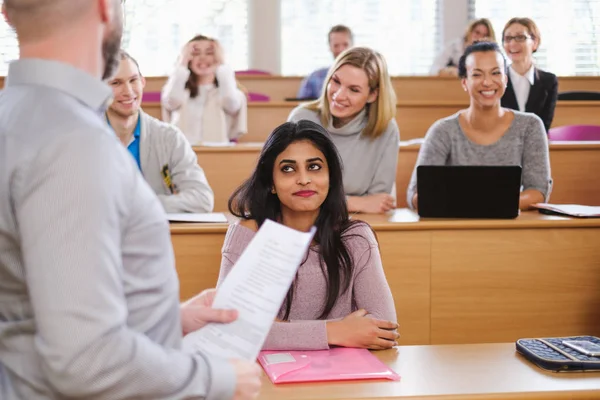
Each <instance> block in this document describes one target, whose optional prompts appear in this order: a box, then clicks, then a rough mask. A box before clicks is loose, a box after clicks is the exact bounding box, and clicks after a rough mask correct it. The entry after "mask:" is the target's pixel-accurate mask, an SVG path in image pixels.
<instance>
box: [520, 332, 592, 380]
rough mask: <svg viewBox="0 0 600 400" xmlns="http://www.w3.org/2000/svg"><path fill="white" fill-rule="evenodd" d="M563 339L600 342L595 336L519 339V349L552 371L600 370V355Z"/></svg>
mask: <svg viewBox="0 0 600 400" xmlns="http://www.w3.org/2000/svg"><path fill="white" fill-rule="evenodd" d="M563 340H586V341H589V342H593V343H597V344H600V338H597V337H595V336H569V337H558V338H539V339H519V340H517V343H516V345H517V351H518V352H519V353H521V354H522V355H523V357H525V358H526V359H528V360H529V361H531V362H532V363H534V364H535V365H537V366H538V367H540V368H543V369H546V370H550V371H556V372H561V371H600V357H592V356H587V355H585V354H582V353H580V352H578V351H577V350H574V349H572V348H570V347H568V346H565V345H564V344H563V343H562V342H563Z"/></svg>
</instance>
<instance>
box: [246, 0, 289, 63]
mask: <svg viewBox="0 0 600 400" xmlns="http://www.w3.org/2000/svg"><path fill="white" fill-rule="evenodd" d="M280 10H281V7H280V2H279V0H248V65H249V68H250V69H262V70H266V71H271V72H273V73H275V74H279V73H280V72H281V23H280V21H281V18H280V15H281V11H280Z"/></svg>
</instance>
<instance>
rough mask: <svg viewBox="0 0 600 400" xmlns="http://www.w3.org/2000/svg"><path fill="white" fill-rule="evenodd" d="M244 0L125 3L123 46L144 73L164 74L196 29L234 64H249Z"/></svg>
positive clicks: (235, 65)
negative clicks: (218, 45) (216, 42)
mask: <svg viewBox="0 0 600 400" xmlns="http://www.w3.org/2000/svg"><path fill="white" fill-rule="evenodd" d="M247 2H248V0H202V1H199V0H135V1H127V2H126V3H125V32H124V33H123V48H125V49H126V50H127V51H128V52H129V53H130V54H131V55H132V56H133V57H134V58H136V59H137V60H138V62H139V64H140V68H141V70H142V72H143V74H144V75H146V76H164V75H168V74H169V73H170V72H171V70H172V68H173V65H174V63H175V61H176V60H177V57H178V56H179V53H180V52H181V48H182V47H183V45H184V44H185V43H186V42H187V41H188V40H190V39H191V38H192V37H194V36H195V35H197V34H203V35H207V36H211V37H214V38H216V39H218V40H219V42H220V43H221V45H222V46H223V50H224V52H225V60H226V62H227V63H228V64H230V65H231V66H232V67H233V68H234V69H237V70H239V69H247V68H248V30H247V20H248V9H247Z"/></svg>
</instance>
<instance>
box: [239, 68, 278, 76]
mask: <svg viewBox="0 0 600 400" xmlns="http://www.w3.org/2000/svg"><path fill="white" fill-rule="evenodd" d="M235 74H236V75H272V74H271V73H270V72H269V71H263V70H261V69H246V70H242V71H235Z"/></svg>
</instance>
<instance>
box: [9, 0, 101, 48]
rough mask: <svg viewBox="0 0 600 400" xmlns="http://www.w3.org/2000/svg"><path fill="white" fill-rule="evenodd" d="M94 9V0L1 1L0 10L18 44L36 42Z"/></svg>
mask: <svg viewBox="0 0 600 400" xmlns="http://www.w3.org/2000/svg"><path fill="white" fill-rule="evenodd" d="M107 1H112V0H107ZM94 5H95V1H94V0H4V3H3V4H2V7H3V10H4V12H5V15H6V18H7V20H8V23H9V24H10V25H11V26H12V27H13V28H14V29H15V30H16V31H17V36H18V37H19V39H20V40H36V39H38V38H43V37H45V36H47V35H50V34H52V33H54V31H55V30H57V29H60V28H61V27H63V28H64V27H65V26H67V25H69V24H70V23H74V22H77V21H78V19H79V18H80V17H81V16H82V15H84V14H85V13H86V12H88V11H89V10H90V9H91V8H92V7H94Z"/></svg>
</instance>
